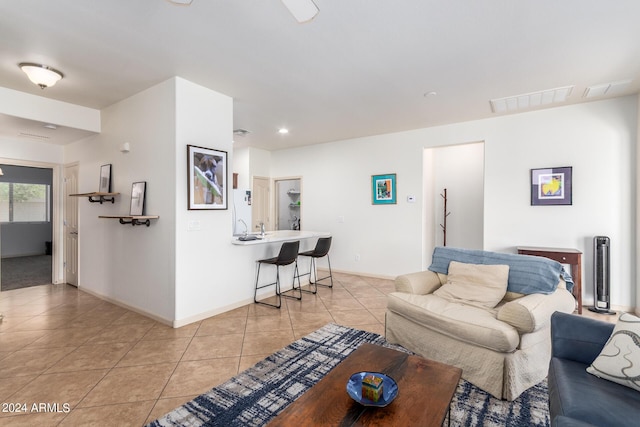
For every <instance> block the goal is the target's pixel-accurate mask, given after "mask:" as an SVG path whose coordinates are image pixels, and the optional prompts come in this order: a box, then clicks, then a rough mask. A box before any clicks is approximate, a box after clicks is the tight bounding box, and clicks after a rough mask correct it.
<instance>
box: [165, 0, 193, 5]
mask: <svg viewBox="0 0 640 427" xmlns="http://www.w3.org/2000/svg"><path fill="white" fill-rule="evenodd" d="M167 1H168V2H169V3H173V4H175V5H178V6H190V5H191V2H192V1H193V0H167Z"/></svg>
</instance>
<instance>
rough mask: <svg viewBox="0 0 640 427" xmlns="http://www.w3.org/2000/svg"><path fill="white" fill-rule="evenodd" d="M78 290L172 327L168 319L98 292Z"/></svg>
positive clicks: (79, 288)
mask: <svg viewBox="0 0 640 427" xmlns="http://www.w3.org/2000/svg"><path fill="white" fill-rule="evenodd" d="M78 290H79V291H82V292H86V293H88V294H89V295H93V296H94V297H97V298H100V299H101V300H103V301H107V302H109V303H111V304H114V305H117V306H118V307H122V308H126V309H127V310H130V311H133V312H135V313H138V314H141V315H143V316H145V317H148V318H150V319H153V320H155V321H156V322H160V323H162V324H163V325H167V326H173V321H171V320H169V319H165V318H164V317H160V316H157V315H155V314H153V313H149V312H148V311H146V310H143V309H141V308H139V307H134V306H132V305H129V304H127V303H125V302H122V301H120V300H117V299H115V298H111V297H108V296H106V295H102V294H101V293H99V292H95V291H91V290H88V289H86V288H83V287H79V286H78Z"/></svg>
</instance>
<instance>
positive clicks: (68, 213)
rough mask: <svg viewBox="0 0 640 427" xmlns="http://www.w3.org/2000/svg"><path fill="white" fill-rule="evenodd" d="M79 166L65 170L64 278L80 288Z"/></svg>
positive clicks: (66, 167) (67, 167)
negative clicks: (71, 195)
mask: <svg viewBox="0 0 640 427" xmlns="http://www.w3.org/2000/svg"><path fill="white" fill-rule="evenodd" d="M77 192H78V165H72V166H65V168H64V277H65V281H66V282H67V283H68V284H70V285H73V286H78V198H77V197H69V194H75V193H77Z"/></svg>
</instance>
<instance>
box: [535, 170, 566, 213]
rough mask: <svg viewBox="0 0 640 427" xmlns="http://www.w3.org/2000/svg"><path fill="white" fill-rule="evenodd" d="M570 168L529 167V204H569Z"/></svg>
mask: <svg viewBox="0 0 640 427" xmlns="http://www.w3.org/2000/svg"><path fill="white" fill-rule="evenodd" d="M571 175H572V168H571V167H570V166H569V167H561V168H542V169H531V206H548V205H571V204H572V198H571V193H572V187H573V182H572V177H571Z"/></svg>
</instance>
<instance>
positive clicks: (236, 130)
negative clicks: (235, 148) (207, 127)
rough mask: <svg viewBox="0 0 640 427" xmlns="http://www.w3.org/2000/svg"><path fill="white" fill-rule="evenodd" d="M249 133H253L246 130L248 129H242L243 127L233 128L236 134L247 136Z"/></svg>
mask: <svg viewBox="0 0 640 427" xmlns="http://www.w3.org/2000/svg"><path fill="white" fill-rule="evenodd" d="M249 133H251V131H249V130H246V129H242V128H238V129H234V130H233V134H234V135H238V136H246V135H247V134H249Z"/></svg>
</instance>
